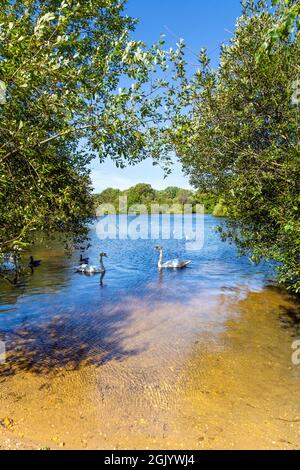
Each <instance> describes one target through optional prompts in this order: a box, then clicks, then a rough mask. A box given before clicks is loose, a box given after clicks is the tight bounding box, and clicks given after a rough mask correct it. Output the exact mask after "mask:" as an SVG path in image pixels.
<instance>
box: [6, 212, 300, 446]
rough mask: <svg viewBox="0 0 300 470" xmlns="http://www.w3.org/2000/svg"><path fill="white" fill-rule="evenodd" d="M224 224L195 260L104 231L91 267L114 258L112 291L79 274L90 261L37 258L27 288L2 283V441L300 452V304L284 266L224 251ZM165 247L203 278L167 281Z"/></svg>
mask: <svg viewBox="0 0 300 470" xmlns="http://www.w3.org/2000/svg"><path fill="white" fill-rule="evenodd" d="M218 223H220V221H219V220H217V219H215V218H213V217H212V216H206V217H205V243H204V248H203V249H201V250H197V251H190V252H186V242H185V241H179V240H161V239H160V240H135V241H128V240H106V241H99V240H98V238H97V236H96V232H95V227H92V228H91V241H92V247H91V248H90V249H89V251H88V252H87V253H85V255H88V256H89V257H90V259H91V262H92V263H93V264H97V257H98V253H99V251H106V252H107V253H108V254H109V258H108V259H107V260H105V262H106V267H107V272H106V275H105V277H104V278H103V279H102V283H101V284H100V282H99V277H100V276H99V275H97V276H94V277H86V276H82V275H80V274H76V273H75V272H74V266H75V265H76V264H77V263H78V258H79V253H77V252H76V253H74V255H73V257H71V258H67V257H66V256H65V254H64V252H63V251H62V248H61V247H60V246H59V245H58V244H53V243H52V244H50V245H49V246H44V247H38V248H36V250H35V253H34V256H35V257H36V258H38V259H42V260H43V263H42V265H41V267H40V268H38V269H36V270H35V272H34V274H33V275H32V276H29V277H28V279H27V280H26V282H25V284H24V286H23V287H22V288H18V289H15V288H12V287H10V286H8V285H6V284H1V291H0V295H1V297H0V300H1V307H0V339H1V340H4V341H6V342H7V349H8V360H7V363H6V364H5V365H3V366H0V368H1V369H0V372H1V375H0V397H1V402H0V420H1V419H4V417H9V418H10V419H12V420H13V423H14V425H13V426H12V429H11V430H9V431H8V430H4V431H3V429H2V432H5V433H7V432H11V433H13V434H14V435H15V436H19V437H20V438H23V437H24V438H26V439H29V440H30V441H32V442H33V443H34V444H33V445H37V446H39V445H40V446H42V447H43V446H45V445H48V446H50V447H55V446H57V445H59V444H61V445H63V444H64V445H65V447H66V448H108V449H114V448H144V447H149V448H178V449H180V448H251V447H254V448H298V447H299V446H300V440H299V437H298V436H299V420H300V405H299V384H300V366H299V367H297V366H293V364H292V362H291V353H292V350H291V344H292V341H293V339H295V337H296V336H297V335H298V330H297V324H295V323H293V319H296V316H295V312H297V311H298V305H296V304H295V301H294V300H293V299H290V298H289V297H287V296H286V295H284V294H282V293H280V292H279V291H278V290H276V289H275V288H273V287H267V286H268V285H269V284H270V281H271V280H272V278H273V276H274V273H273V270H272V267H270V266H268V265H261V266H259V267H257V266H255V265H253V264H252V263H250V261H249V260H247V259H246V258H240V257H238V256H237V252H236V249H235V248H234V247H233V246H231V245H229V244H227V243H222V242H220V240H219V237H218V234H217V233H216V232H215V227H216V225H217V224H218ZM157 244H162V245H163V246H164V248H165V256H166V259H169V258H177V257H183V258H187V259H190V260H192V264H191V266H190V267H189V268H188V269H186V270H182V271H173V270H172V271H165V272H162V273H160V272H159V271H158V269H157V258H158V255H157V252H155V251H154V249H153V248H154V246H155V245H157ZM0 431H1V427H0ZM0 437H1V432H0ZM0 442H1V440H0ZM0 445H1V444H0Z"/></svg>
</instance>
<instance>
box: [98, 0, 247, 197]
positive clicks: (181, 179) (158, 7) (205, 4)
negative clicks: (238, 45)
mask: <svg viewBox="0 0 300 470" xmlns="http://www.w3.org/2000/svg"><path fill="white" fill-rule="evenodd" d="M127 12H128V14H129V15H130V16H133V17H135V18H139V21H140V22H139V25H138V27H137V30H136V33H135V37H136V38H137V39H141V40H144V41H145V42H147V43H149V44H150V43H152V42H155V41H156V40H157V39H158V38H159V36H160V34H165V35H166V41H167V46H168V47H169V46H170V47H174V46H175V43H176V38H175V37H178V38H184V39H185V41H186V43H187V46H188V57H187V59H188V60H190V61H191V62H194V61H195V57H194V55H193V54H198V52H199V50H200V49H201V48H202V47H206V48H207V50H208V53H209V56H210V57H211V59H212V63H213V65H214V66H217V64H218V56H219V47H220V44H221V43H222V42H223V41H228V39H229V38H230V37H231V32H233V31H234V28H235V23H236V19H237V17H238V16H240V13H241V5H240V0H128V4H127ZM163 176H164V175H163V172H162V170H161V169H160V168H159V167H153V166H152V163H151V161H145V162H143V163H141V164H139V165H137V166H135V167H128V168H126V169H123V170H121V169H117V168H116V167H115V165H114V163H113V162H112V161H111V160H110V159H109V158H107V160H106V162H105V163H103V164H100V163H99V162H98V161H96V160H95V161H94V162H93V164H92V173H91V177H92V181H93V185H94V188H95V191H97V192H99V191H102V190H103V189H105V188H107V187H115V188H120V189H127V188H128V187H130V186H133V185H134V184H137V183H149V184H151V185H152V186H153V187H154V188H156V189H163V188H165V187H167V186H180V187H183V188H188V187H189V182H188V179H187V178H186V177H185V176H184V175H183V174H182V171H181V167H180V164H179V163H176V164H175V165H174V169H173V173H172V175H171V176H170V177H168V178H167V179H164V178H163Z"/></svg>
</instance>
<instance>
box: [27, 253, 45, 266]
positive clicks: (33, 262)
mask: <svg viewBox="0 0 300 470" xmlns="http://www.w3.org/2000/svg"><path fill="white" fill-rule="evenodd" d="M41 263H42V261H41V260H36V259H34V258H33V256H30V258H29V267H30V268H38V267H39V266H40V265H41Z"/></svg>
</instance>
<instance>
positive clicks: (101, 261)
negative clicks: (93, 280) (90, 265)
mask: <svg viewBox="0 0 300 470" xmlns="http://www.w3.org/2000/svg"><path fill="white" fill-rule="evenodd" d="M103 258H108V255H107V253H100V255H99V261H100V268H101V271H100V272H101V273H105V271H106V269H105V266H104V264H103Z"/></svg>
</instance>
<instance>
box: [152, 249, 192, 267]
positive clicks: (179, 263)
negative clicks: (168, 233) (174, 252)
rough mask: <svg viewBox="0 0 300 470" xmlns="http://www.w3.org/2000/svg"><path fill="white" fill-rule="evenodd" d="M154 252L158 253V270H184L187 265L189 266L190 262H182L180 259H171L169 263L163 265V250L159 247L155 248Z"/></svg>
mask: <svg viewBox="0 0 300 470" xmlns="http://www.w3.org/2000/svg"><path fill="white" fill-rule="evenodd" d="M155 250H157V251H159V253H160V254H159V260H158V267H159V269H163V268H166V269H182V268H186V267H187V266H188V265H189V264H191V261H184V260H180V259H173V260H171V261H166V262H165V263H163V249H162V247H161V246H156V247H155Z"/></svg>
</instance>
